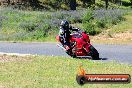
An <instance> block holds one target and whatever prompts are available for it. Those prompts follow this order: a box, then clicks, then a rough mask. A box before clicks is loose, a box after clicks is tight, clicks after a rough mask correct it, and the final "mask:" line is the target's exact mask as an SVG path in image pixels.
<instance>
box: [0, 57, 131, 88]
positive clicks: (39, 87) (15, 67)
mask: <svg viewBox="0 0 132 88" xmlns="http://www.w3.org/2000/svg"><path fill="white" fill-rule="evenodd" d="M80 63H82V64H83V68H84V69H85V70H86V71H87V73H89V74H95V73H97V74H108V73H109V74H110V73H112V74H122V73H123V74H130V75H132V66H131V65H126V64H119V63H117V62H106V63H104V62H100V61H99V62H96V61H91V60H81V59H73V58H68V57H57V56H23V57H22V56H21V57H20V56H15V55H13V56H7V55H1V56H0V87H5V88H80V87H81V86H79V85H78V84H77V83H76V80H75V78H76V74H77V71H78V66H79V65H80ZM131 86H132V83H130V84H86V85H84V86H83V88H100V87H101V88H117V87H119V88H130V87H131Z"/></svg>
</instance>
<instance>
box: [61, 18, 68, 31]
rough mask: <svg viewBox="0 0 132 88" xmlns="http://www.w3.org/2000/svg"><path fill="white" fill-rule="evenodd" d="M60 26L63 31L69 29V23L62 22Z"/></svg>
mask: <svg viewBox="0 0 132 88" xmlns="http://www.w3.org/2000/svg"><path fill="white" fill-rule="evenodd" d="M60 26H61V27H62V28H64V29H68V28H69V22H68V21H66V20H62V21H61V24H60Z"/></svg>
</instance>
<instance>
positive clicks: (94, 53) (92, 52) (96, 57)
mask: <svg viewBox="0 0 132 88" xmlns="http://www.w3.org/2000/svg"><path fill="white" fill-rule="evenodd" d="M90 56H91V57H92V58H93V60H99V53H98V51H97V50H96V49H95V48H94V47H93V46H90Z"/></svg>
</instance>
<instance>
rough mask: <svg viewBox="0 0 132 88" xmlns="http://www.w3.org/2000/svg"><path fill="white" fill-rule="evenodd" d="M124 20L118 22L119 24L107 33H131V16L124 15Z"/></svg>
mask: <svg viewBox="0 0 132 88" xmlns="http://www.w3.org/2000/svg"><path fill="white" fill-rule="evenodd" d="M124 18H125V19H126V20H125V21H123V22H120V24H117V25H115V26H113V27H112V28H111V29H110V31H109V33H110V34H113V33H123V32H126V31H129V32H131V33H132V16H131V15H126V16H124Z"/></svg>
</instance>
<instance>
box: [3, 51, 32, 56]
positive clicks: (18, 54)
mask: <svg viewBox="0 0 132 88" xmlns="http://www.w3.org/2000/svg"><path fill="white" fill-rule="evenodd" d="M5 54H6V55H17V56H29V55H31V54H20V53H5V52H0V55H5Z"/></svg>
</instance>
